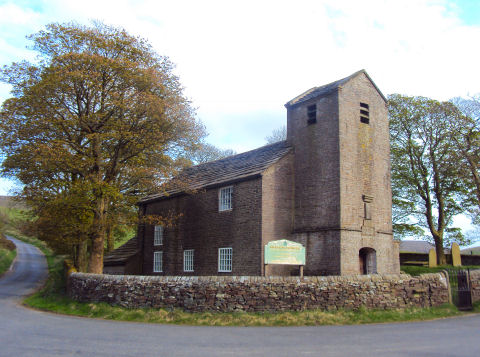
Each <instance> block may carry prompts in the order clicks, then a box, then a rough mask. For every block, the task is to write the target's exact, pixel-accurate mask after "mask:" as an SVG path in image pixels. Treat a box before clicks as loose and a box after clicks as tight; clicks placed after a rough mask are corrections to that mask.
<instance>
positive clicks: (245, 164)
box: [139, 141, 291, 204]
mask: <svg viewBox="0 0 480 357" xmlns="http://www.w3.org/2000/svg"><path fill="white" fill-rule="evenodd" d="M290 150H291V147H290V146H288V144H287V142H286V141H279V142H277V143H274V144H270V145H266V146H262V147H260V148H258V149H255V150H251V151H247V152H244V153H241V154H237V155H233V156H229V157H226V158H224V159H220V160H216V161H211V162H207V163H205V164H201V165H196V166H192V167H190V168H187V169H185V170H183V171H182V172H181V173H180V174H179V175H178V176H177V177H176V178H174V179H173V180H172V181H171V185H169V186H170V187H169V188H168V189H167V190H166V191H165V192H161V193H158V194H153V195H150V196H147V197H145V198H143V199H141V200H140V201H139V203H140V204H142V203H146V202H149V201H154V200H157V199H162V198H164V197H168V196H171V195H175V194H179V193H182V192H185V191H187V190H197V189H201V188H207V187H211V186H216V185H220V184H227V183H230V182H235V181H239V180H242V179H245V178H248V177H252V176H256V175H260V174H261V173H262V172H263V171H265V170H266V169H267V168H268V167H269V166H271V165H272V164H274V163H275V162H277V161H278V160H280V159H281V158H282V157H284V156H285V155H286V154H287V153H288V152H289V151H290Z"/></svg>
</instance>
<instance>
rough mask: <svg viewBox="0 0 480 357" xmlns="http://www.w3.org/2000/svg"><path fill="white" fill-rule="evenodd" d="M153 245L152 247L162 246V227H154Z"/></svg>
mask: <svg viewBox="0 0 480 357" xmlns="http://www.w3.org/2000/svg"><path fill="white" fill-rule="evenodd" d="M153 244H154V245H162V244H163V226H155V230H154V235H153Z"/></svg>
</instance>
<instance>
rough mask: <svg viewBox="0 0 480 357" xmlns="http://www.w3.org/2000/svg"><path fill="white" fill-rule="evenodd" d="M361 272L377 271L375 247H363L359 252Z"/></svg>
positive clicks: (372, 272) (373, 272)
mask: <svg viewBox="0 0 480 357" xmlns="http://www.w3.org/2000/svg"><path fill="white" fill-rule="evenodd" d="M358 258H359V264H360V274H376V273H377V252H376V251H375V249H373V248H367V247H365V248H362V249H360V251H359V253H358Z"/></svg>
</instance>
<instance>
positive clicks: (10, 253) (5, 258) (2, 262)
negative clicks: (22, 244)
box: [0, 248, 17, 276]
mask: <svg viewBox="0 0 480 357" xmlns="http://www.w3.org/2000/svg"><path fill="white" fill-rule="evenodd" d="M16 254H17V251H16V250H15V249H14V250H9V249H2V248H0V276H2V275H3V274H4V273H5V272H6V271H7V270H8V269H9V268H10V265H12V262H13V259H15V256H16Z"/></svg>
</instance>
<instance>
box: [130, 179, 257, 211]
mask: <svg viewBox="0 0 480 357" xmlns="http://www.w3.org/2000/svg"><path fill="white" fill-rule="evenodd" d="M259 177H262V173H258V172H256V173H254V174H250V175H247V176H243V177H238V178H236V179H233V180H226V181H222V182H215V183H213V184H209V185H205V186H202V187H199V188H196V189H194V190H192V191H198V190H208V189H212V188H217V187H221V186H225V185H230V184H232V183H238V182H243V181H249V180H254V179H256V178H259ZM189 194H190V193H189V192H185V191H180V192H174V193H172V194H169V195H168V196H167V195H164V196H158V197H152V198H150V199H145V200H140V201H138V202H137V206H143V205H146V204H148V203H152V202H155V201H162V200H167V199H170V198H173V197H178V196H183V195H189Z"/></svg>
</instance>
